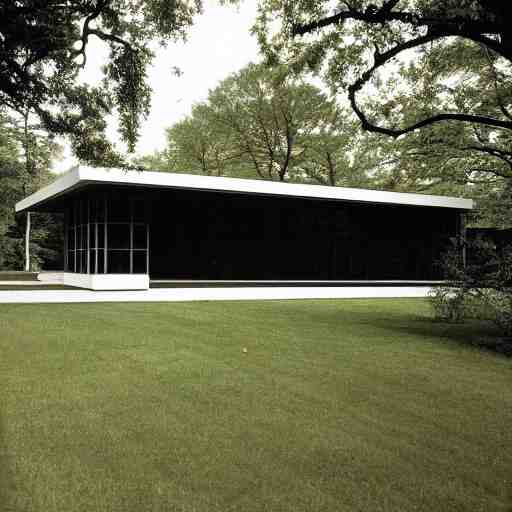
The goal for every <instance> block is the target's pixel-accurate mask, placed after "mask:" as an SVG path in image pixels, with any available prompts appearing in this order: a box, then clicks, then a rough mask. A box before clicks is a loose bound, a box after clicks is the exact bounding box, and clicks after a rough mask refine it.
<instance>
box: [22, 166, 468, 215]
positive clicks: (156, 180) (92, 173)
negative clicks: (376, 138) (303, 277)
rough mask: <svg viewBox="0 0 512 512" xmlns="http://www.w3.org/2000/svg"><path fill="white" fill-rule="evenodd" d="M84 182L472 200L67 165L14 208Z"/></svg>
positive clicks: (452, 204)
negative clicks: (51, 179)
mask: <svg viewBox="0 0 512 512" xmlns="http://www.w3.org/2000/svg"><path fill="white" fill-rule="evenodd" d="M88 183H105V184H107V183H108V184H125V185H139V186H147V187H168V188H175V189H189V190H190V189H192V190H194V189H195V190H210V191H218V192H237V193H246V194H260V195H261V194H263V195H276V196H287V197H300V198H313V199H329V200H338V201H355V202H359V203H361V202H363V203H380V204H396V205H410V206H434V207H440V208H455V209H460V210H471V209H472V208H473V201H472V200H471V199H463V198H458V197H445V196H431V195H425V194H411V193H403V192H385V191H381V190H366V189H359V188H345V187H329V186H325V185H303V184H298V183H279V182H275V181H263V180H249V179H240V178H225V177H216V176H202V175H195V174H175V173H168V172H149V171H125V170H123V169H106V168H95V167H86V166H79V167H75V168H73V169H71V170H70V171H69V172H67V173H66V174H65V175H63V176H62V177H61V178H59V179H57V180H56V181H54V182H53V183H51V184H50V185H48V186H46V187H44V188H42V189H41V190H38V191H37V192H35V193H34V194H32V195H30V196H28V197H26V198H25V199H23V200H22V201H20V202H19V203H17V204H16V211H17V212H20V211H23V210H26V209H28V208H30V207H32V206H35V205H37V204H39V203H42V202H44V201H47V200H49V199H52V198H54V197H57V196H59V195H61V194H63V193H64V192H67V191H68V190H71V189H74V188H76V187H78V186H82V185H85V184H88Z"/></svg>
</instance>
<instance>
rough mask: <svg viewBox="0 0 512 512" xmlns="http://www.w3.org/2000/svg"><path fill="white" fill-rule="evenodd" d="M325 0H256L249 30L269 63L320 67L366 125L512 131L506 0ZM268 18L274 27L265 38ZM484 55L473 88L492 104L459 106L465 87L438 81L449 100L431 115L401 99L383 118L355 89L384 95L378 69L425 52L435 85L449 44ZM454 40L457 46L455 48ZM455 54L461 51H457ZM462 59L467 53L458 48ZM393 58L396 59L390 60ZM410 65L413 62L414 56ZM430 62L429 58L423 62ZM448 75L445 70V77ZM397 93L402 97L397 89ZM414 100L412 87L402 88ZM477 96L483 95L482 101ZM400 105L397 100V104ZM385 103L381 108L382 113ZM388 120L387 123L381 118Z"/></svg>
mask: <svg viewBox="0 0 512 512" xmlns="http://www.w3.org/2000/svg"><path fill="white" fill-rule="evenodd" d="M332 6H333V4H332V2H330V1H328V0H323V1H322V0H260V15H259V19H258V22H257V24H256V27H255V30H256V32H257V33H258V36H259V38H260V42H261V45H262V48H263V49H264V50H265V52H266V53H267V56H268V58H269V60H270V61H271V62H272V61H274V62H275V61H278V60H282V59H283V58H287V57H290V61H291V62H292V64H293V65H295V66H297V67H298V68H301V69H304V68H309V69H311V70H315V71H318V70H320V69H323V70H324V71H325V76H326V77H327V80H328V82H329V84H330V85H331V87H332V88H333V90H335V91H339V90H340V89H343V90H346V91H347V93H348V98H349V101H350V104H351V106H352V108H353V110H354V112H355V113H356V114H357V116H358V117H359V119H360V121H361V123H362V126H363V128H365V129H366V130H370V131H374V132H378V133H382V134H385V135H391V136H394V137H397V136H400V135H403V134H406V133H409V132H412V131H414V130H416V129H419V128H423V127H425V126H429V125H432V124H434V123H439V122H444V121H458V122H467V123H473V124H477V125H480V126H486V127H493V128H501V129H507V130H512V109H511V91H510V87H509V86H510V76H511V75H510V70H511V68H510V66H511V63H512V33H511V31H510V26H509V25H510V20H509V19H508V17H507V15H506V14H507V13H506V11H507V2H501V1H499V0H448V1H444V2H440V1H438V0H381V1H380V2H379V1H376V0H375V1H373V2H372V1H369V0H346V1H342V2H339V3H338V7H337V8H335V9H334V11H333V10H332ZM276 15H277V17H278V19H279V20H280V23H281V24H280V30H279V31H278V33H277V34H274V35H273V36H271V37H269V36H268V34H269V33H272V28H273V27H274V25H275V19H276ZM461 41H462V42H464V43H469V44H466V45H465V47H466V48H468V47H471V48H472V49H473V50H474V49H477V50H476V51H480V52H485V53H486V55H487V56H488V60H489V67H492V72H491V73H490V74H491V75H492V76H490V77H489V79H488V80H487V82H488V83H487V86H488V87H485V88H483V89H480V94H481V100H482V103H484V104H485V107H488V104H489V103H490V102H493V103H495V107H496V108H492V109H491V111H489V109H488V108H480V107H481V106H482V105H475V108H473V109H468V110H466V109H465V108H462V107H461V105H459V104H457V101H456V98H457V95H458V94H459V92H460V91H461V90H462V89H463V88H464V86H465V85H466V84H465V83H462V82H461V81H458V83H457V84H453V83H450V84H449V85H448V84H446V83H445V84H444V85H445V86H446V87H445V90H444V93H445V95H446V94H447V93H448V89H450V88H451V89H452V91H451V99H452V101H451V104H448V102H445V104H444V105H442V107H443V108H441V109H439V110H435V109H432V111H431V112H417V111H415V110H414V107H415V102H414V101H410V102H409V104H408V105H409V108H404V109H403V110H402V111H401V112H400V114H401V115H400V116H395V118H394V119H393V120H392V121H391V122H387V123H386V122H385V120H384V122H383V120H382V119H380V118H379V117H378V116H371V115H368V114H367V113H366V111H365V108H364V107H365V105H362V104H361V101H360V99H359V93H360V92H361V91H362V90H363V88H364V87H365V86H368V85H370V86H371V85H373V86H374V87H376V88H377V93H376V94H378V95H379V96H380V98H381V100H382V99H383V98H386V97H387V96H388V95H389V90H383V87H382V86H383V84H382V82H381V81H380V80H381V78H382V74H380V73H379V72H380V71H382V70H383V69H384V68H386V69H387V70H388V71H389V70H390V69H391V70H396V67H398V68H400V67H402V68H403V67H404V66H406V65H407V61H410V60H411V59H412V62H413V65H414V62H415V61H414V57H413V56H412V51H415V52H416V55H417V56H419V59H421V58H425V56H426V55H430V54H431V53H434V54H437V56H438V61H437V66H436V69H435V70H434V75H437V76H435V77H434V76H432V78H437V79H438V82H437V84H438V85H441V84H442V79H443V78H446V74H447V72H448V71H449V69H450V66H451V65H452V62H453V61H452V59H451V57H452V56H453V55H448V56H446V55H444V52H445V51H447V52H448V53H450V52H451V49H450V48H451V47H452V45H454V44H455V45H456V48H458V49H460V45H458V43H459V42H461ZM457 45H458V46H457ZM461 57H462V56H461ZM464 57H468V52H467V51H466V52H465V54H464ZM397 59H399V60H397ZM416 62H417V61H416ZM431 62H432V61H431ZM471 65H472V62H471V61H470V60H466V61H464V62H463V61H462V60H461V59H460V58H458V59H457V60H456V64H455V66H456V68H458V69H455V70H454V73H456V72H458V71H460V68H461V67H464V66H467V68H470V67H471ZM452 76H453V75H452ZM396 91H397V92H400V93H401V94H404V91H403V90H400V89H397V90H396ZM408 93H409V99H411V100H414V96H415V90H414V88H413V89H412V90H409V91H408ZM484 95H489V96H490V97H489V98H486V97H485V96H484ZM401 105H402V107H404V106H405V103H404V102H402V104H401ZM385 108H386V105H383V110H385ZM388 121H389V120H388Z"/></svg>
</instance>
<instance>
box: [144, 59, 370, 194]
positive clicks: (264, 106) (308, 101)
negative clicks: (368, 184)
mask: <svg viewBox="0 0 512 512" xmlns="http://www.w3.org/2000/svg"><path fill="white" fill-rule="evenodd" d="M355 134H356V131H355V130H354V119H353V118H350V116H349V115H348V114H347V112H346V111H343V110H342V109H339V108H338V107H337V106H336V105H335V104H334V102H333V101H331V100H329V99H328V98H327V96H326V95H325V94H324V93H322V92H321V91H320V90H319V89H318V88H317V87H315V86H313V85H311V84H309V83H306V82H305V81H303V80H298V79H296V78H294V77H292V76H290V75H287V74H286V73H284V71H283V70H280V69H277V70H268V69H267V68H265V67H264V66H261V65H255V64H251V65H249V66H247V67H246V68H244V69H242V70H241V71H239V72H238V73H235V74H233V75H231V76H229V77H228V78H227V79H226V80H224V81H223V82H221V83H220V84H219V86H218V87H216V88H215V89H214V90H212V91H210V94H209V96H208V100H207V101H206V102H203V103H201V104H197V105H196V106H194V108H193V109H192V112H191V115H190V116H189V117H188V118H186V119H185V120H183V121H181V122H179V123H177V124H175V125H174V126H172V127H171V128H169V129H168V131H167V137H168V145H167V148H166V149H165V150H164V152H162V153H160V154H159V155H158V156H157V155H153V156H152V157H148V158H145V159H143V160H139V162H140V163H142V164H143V165H146V164H150V165H151V164H158V165H159V167H160V168H162V169H169V170H173V171H178V172H201V173H202V174H207V175H212V174H214V175H227V176H240V177H242V176H243V177H247V176H257V177H259V178H261V179H270V180H278V181H285V180H291V181H301V182H315V183H321V184H328V185H340V184H344V185H352V186H355V185H356V184H361V183H362V182H363V181H364V176H363V175H364V172H363V169H362V166H361V162H362V159H361V158H357V157H355V155H356V154H357V152H358V144H357V143H356V139H355ZM160 158H163V159H164V160H166V163H165V164H164V165H160V162H159V161H158V159H160Z"/></svg>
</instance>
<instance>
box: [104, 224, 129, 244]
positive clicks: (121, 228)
mask: <svg viewBox="0 0 512 512" xmlns="http://www.w3.org/2000/svg"><path fill="white" fill-rule="evenodd" d="M129 248H130V225H129V224H110V223H109V225H108V249H129Z"/></svg>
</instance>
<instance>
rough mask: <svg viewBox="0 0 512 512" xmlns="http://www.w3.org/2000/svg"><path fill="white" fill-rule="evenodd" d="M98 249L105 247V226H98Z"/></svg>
mask: <svg viewBox="0 0 512 512" xmlns="http://www.w3.org/2000/svg"><path fill="white" fill-rule="evenodd" d="M98 247H105V224H98Z"/></svg>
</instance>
